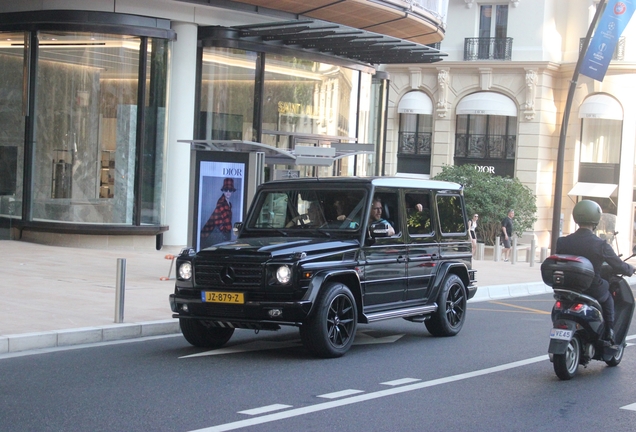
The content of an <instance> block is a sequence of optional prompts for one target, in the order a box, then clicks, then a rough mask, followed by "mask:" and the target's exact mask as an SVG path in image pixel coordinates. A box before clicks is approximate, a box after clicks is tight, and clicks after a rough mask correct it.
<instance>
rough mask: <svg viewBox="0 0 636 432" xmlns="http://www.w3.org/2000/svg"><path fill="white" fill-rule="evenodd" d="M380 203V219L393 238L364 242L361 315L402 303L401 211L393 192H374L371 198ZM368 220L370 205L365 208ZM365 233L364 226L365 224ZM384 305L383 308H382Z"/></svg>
mask: <svg viewBox="0 0 636 432" xmlns="http://www.w3.org/2000/svg"><path fill="white" fill-rule="evenodd" d="M375 197H377V198H380V200H381V202H382V209H383V211H382V218H383V219H386V220H387V221H388V222H389V223H391V225H392V226H393V228H394V230H395V235H393V236H390V237H378V238H375V239H373V240H369V239H368V238H367V241H366V242H365V245H364V247H363V248H362V251H363V256H364V277H363V280H362V286H363V295H364V305H365V312H369V311H372V310H373V309H382V308H384V307H395V303H397V302H401V301H403V300H404V296H405V293H406V288H407V278H406V244H405V242H404V238H405V232H404V229H403V226H402V213H403V210H402V209H401V208H400V206H399V194H398V191H397V190H376V194H375V195H374V198H375ZM369 210H370V211H369V214H368V215H367V221H368V220H369V218H370V217H371V216H370V213H371V203H370V204H369ZM367 230H368V222H367ZM383 305H384V306H383Z"/></svg>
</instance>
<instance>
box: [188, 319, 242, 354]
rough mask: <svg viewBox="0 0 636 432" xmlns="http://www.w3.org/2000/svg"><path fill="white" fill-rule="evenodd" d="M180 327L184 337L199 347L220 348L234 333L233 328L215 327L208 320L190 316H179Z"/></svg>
mask: <svg viewBox="0 0 636 432" xmlns="http://www.w3.org/2000/svg"><path fill="white" fill-rule="evenodd" d="M179 327H181V333H183V337H185V339H186V340H187V341H188V342H189V343H190V344H191V345H194V346H195V347H199V348H220V347H222V346H223V345H225V344H226V343H227V341H229V340H230V338H231V337H232V335H233V334H234V329H233V328H226V327H214V326H212V325H211V324H210V323H209V322H208V321H201V320H195V319H188V318H179Z"/></svg>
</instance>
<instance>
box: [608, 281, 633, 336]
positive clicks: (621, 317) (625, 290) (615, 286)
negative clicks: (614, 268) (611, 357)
mask: <svg viewBox="0 0 636 432" xmlns="http://www.w3.org/2000/svg"><path fill="white" fill-rule="evenodd" d="M610 293H612V296H613V297H614V339H615V342H616V344H617V345H621V344H623V343H625V338H626V337H627V332H628V331H629V326H630V325H631V323H632V316H633V315H634V294H633V293H632V289H631V288H630V286H629V284H628V283H627V281H626V280H625V279H623V278H622V277H619V276H615V277H613V278H612V279H611V282H610Z"/></svg>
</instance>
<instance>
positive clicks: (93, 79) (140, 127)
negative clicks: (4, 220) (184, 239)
mask: <svg viewBox="0 0 636 432" xmlns="http://www.w3.org/2000/svg"><path fill="white" fill-rule="evenodd" d="M36 15H37V14H36ZM109 16H110V17H113V15H109ZM34 17H35V15H34ZM95 18H96V19H95V21H96V22H95V23H94V26H95V28H96V30H103V28H104V26H101V25H100V24H99V21H100V18H103V16H102V15H99V16H98V15H95ZM34 19H35V20H36V21H37V17H36V18H34ZM114 19H118V18H114ZM133 21H134V19H133ZM25 26H28V28H29V29H31V30H32V32H31V31H30V32H24V33H0V35H1V37H0V71H2V76H3V80H2V81H1V82H0V99H2V103H1V104H0V107H1V108H0V126H1V127H0V165H1V166H0V168H1V169H0V217H13V218H16V219H22V222H20V223H21V224H22V225H23V226H30V225H33V226H35V225H34V224H50V223H64V224H66V225H73V226H74V227H75V228H74V229H77V230H82V228H81V227H86V226H89V225H117V226H123V227H126V226H132V227H135V226H141V225H152V226H157V227H159V225H160V224H161V223H162V213H163V205H164V204H163V195H164V191H163V184H164V182H165V179H164V177H165V169H164V165H165V147H166V138H167V133H166V127H167V117H166V116H167V111H166V99H167V94H168V70H169V61H170V46H171V45H170V40H171V39H172V37H173V34H172V32H171V31H169V30H164V29H162V30H159V31H158V30H156V29H153V30H150V32H151V33H155V34H156V33H165V35H166V36H167V37H165V38H164V37H161V38H159V37H148V36H140V35H135V33H136V30H135V29H136V28H135V27H128V28H126V27H122V28H120V29H119V30H120V31H123V32H125V30H130V34H111V33H107V32H103V31H95V32H90V31H86V29H87V28H90V27H91V25H88V24H87V25H83V26H81V27H82V31H81V32H78V31H73V30H72V28H73V27H75V26H74V25H73V24H68V25H66V24H64V23H60V24H56V25H53V26H51V25H48V26H47V28H49V29H50V28H51V27H56V29H55V30H53V29H51V30H46V31H45V30H42V31H38V30H36V29H34V27H37V23H36V24H28V23H26V24H25ZM57 27H59V29H57ZM164 28H165V27H164ZM141 33H142V34H143V33H144V31H143V30H142V31H141ZM140 107H141V108H142V109H141V110H140ZM29 119H31V120H29ZM23 184H24V185H27V186H28V188H27V187H23ZM42 226H44V225H42ZM158 232H159V231H158Z"/></svg>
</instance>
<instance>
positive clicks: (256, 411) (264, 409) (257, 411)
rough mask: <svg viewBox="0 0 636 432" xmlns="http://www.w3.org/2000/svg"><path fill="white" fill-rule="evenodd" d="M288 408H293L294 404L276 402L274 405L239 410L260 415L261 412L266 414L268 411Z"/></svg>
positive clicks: (242, 412)
mask: <svg viewBox="0 0 636 432" xmlns="http://www.w3.org/2000/svg"><path fill="white" fill-rule="evenodd" d="M287 408H293V406H292V405H283V404H274V405H267V406H264V407H260V408H254V409H249V410H245V411H239V412H238V413H239V414H247V415H259V414H265V413H268V412H272V411H279V410H282V409H287Z"/></svg>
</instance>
